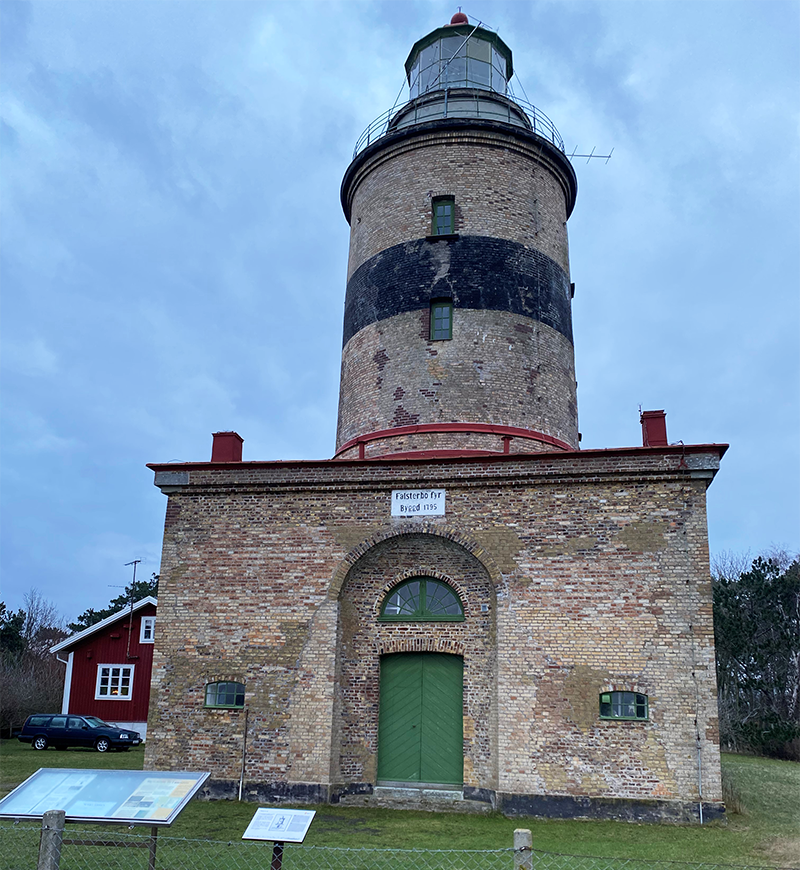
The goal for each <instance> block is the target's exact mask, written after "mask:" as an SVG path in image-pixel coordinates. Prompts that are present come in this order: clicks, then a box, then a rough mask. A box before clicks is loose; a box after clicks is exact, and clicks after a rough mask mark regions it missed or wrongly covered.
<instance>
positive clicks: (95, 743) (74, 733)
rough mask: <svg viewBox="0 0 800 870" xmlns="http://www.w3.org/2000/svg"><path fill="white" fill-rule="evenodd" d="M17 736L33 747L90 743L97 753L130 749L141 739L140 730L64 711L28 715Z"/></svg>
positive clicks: (58, 746)
mask: <svg viewBox="0 0 800 870" xmlns="http://www.w3.org/2000/svg"><path fill="white" fill-rule="evenodd" d="M17 739H18V740H21V741H22V742H23V743H30V744H31V746H32V747H33V748H34V749H47V747H48V746H55V747H56V749H66V748H67V747H68V746H89V747H94V748H95V749H96V750H97V751H98V752H107V751H108V750H109V749H122V750H125V749H130V748H131V746H138V745H139V744H140V743H141V742H142V739H141V736H140V735H139V732H138V731H130V730H129V729H127V728H118V727H117V726H116V725H109V724H108V722H103V720H102V719H98V718H97V716H72V715H65V714H63V713H62V714H51V713H35V714H34V715H33V716H28V718H27V719H26V720H25V724H24V725H23V726H22V731H20V733H19V735H18V737H17Z"/></svg>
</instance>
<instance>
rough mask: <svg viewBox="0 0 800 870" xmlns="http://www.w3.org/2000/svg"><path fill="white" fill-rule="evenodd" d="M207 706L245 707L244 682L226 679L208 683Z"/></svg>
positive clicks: (224, 707) (229, 708)
mask: <svg viewBox="0 0 800 870" xmlns="http://www.w3.org/2000/svg"><path fill="white" fill-rule="evenodd" d="M205 706H206V707H217V708H223V709H228V710H240V709H241V708H242V707H244V683H235V682H233V681H232V680H225V681H223V682H219V683H206V702H205Z"/></svg>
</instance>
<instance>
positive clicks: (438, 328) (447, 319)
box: [431, 299, 453, 341]
mask: <svg viewBox="0 0 800 870" xmlns="http://www.w3.org/2000/svg"><path fill="white" fill-rule="evenodd" d="M452 337H453V300H452V299H434V300H433V301H432V302H431V341H447V340H448V339H450V338H452Z"/></svg>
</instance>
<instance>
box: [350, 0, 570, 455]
mask: <svg viewBox="0 0 800 870" xmlns="http://www.w3.org/2000/svg"><path fill="white" fill-rule="evenodd" d="M406 74H407V77H408V83H409V87H410V97H411V99H410V101H409V102H408V103H406V104H405V105H404V106H403V107H402V108H401V109H399V110H398V111H396V112H390V113H389V114H388V115H386V116H384V117H383V118H381V119H379V121H378V122H376V123H375V124H373V125H372V127H371V128H370V129H369V130H368V131H367V132H366V133H365V134H364V136H363V137H362V139H361V141H360V142H359V144H358V146H357V148H356V156H355V158H354V160H353V162H352V163H351V164H350V166H349V168H348V169H347V172H346V174H345V177H344V181H343V183H342V206H343V208H344V212H345V216H346V217H347V220H348V221H349V223H350V227H351V230H350V257H349V262H348V272H347V296H346V302H345V316H344V347H343V353H342V378H341V388H340V396H339V421H338V433H337V443H336V450H337V457H338V458H342V459H344V458H355V457H360V458H372V457H375V456H382V455H387V454H398V453H400V454H402V453H407V452H415V453H416V452H418V451H426V452H427V451H437V453H438V452H439V451H442V450H458V451H459V452H460V453H461V455H463V453H464V451H465V450H467V451H479V452H493V453H494V452H505V453H531V452H541V451H545V450H547V451H551V450H553V449H562V450H574V449H576V448H577V446H578V414H577V402H576V395H575V393H576V384H575V364H574V352H573V345H572V319H571V296H572V294H571V289H570V288H571V285H570V278H569V256H568V244H567V226H566V222H567V218H568V217H569V215H570V213H571V212H572V208H573V206H574V204H575V196H576V192H577V181H576V178H575V172H574V170H573V168H572V165H571V163H570V162H569V160H568V159H567V157H566V155H565V154H564V146H563V142H562V140H561V137H560V136H559V134H558V131H557V130H556V128H555V127H554V126H553V124H552V123H551V121H550V120H549V119H548V118H547V117H546V116H544V115H543V114H542V113H541V112H540V111H539V110H538V109H535V108H534V107H533V106H528V105H524V104H523V103H522V102H521V101H520V100H517V99H510V98H509V96H508V95H507V90H508V80H509V78H510V77H511V74H512V56H511V50H510V49H509V48H508V46H507V45H506V44H505V43H504V42H503V40H502V39H500V37H499V36H498V35H497V34H496V33H492V32H490V31H488V30H484V29H483V28H481V27H475V26H472V25H470V24H469V23H468V20H467V16H466V15H464V14H463V13H460V12H459V13H457V14H456V15H454V16H453V19H452V21H451V23H450V24H449V25H448V26H446V27H440V28H438V29H436V30H434V31H433V32H432V33H429V34H428V35H427V36H426V37H424V38H423V39H421V40H419V41H418V42H417V43H416V44H415V45H414V47H413V48H412V49H411V53H410V54H409V56H408V60H407V61H406Z"/></svg>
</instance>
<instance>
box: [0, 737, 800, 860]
mask: <svg viewBox="0 0 800 870" xmlns="http://www.w3.org/2000/svg"><path fill="white" fill-rule="evenodd" d="M143 758H144V750H143V749H141V748H138V749H132V750H130V751H129V752H114V753H110V752H109V753H105V754H101V753H98V752H95V751H93V750H83V749H69V750H67V751H65V752H58V751H56V750H54V749H48V750H46V751H45V752H36V751H35V750H32V749H31V748H30V747H28V746H26V745H23V744H21V743H19V742H18V741H16V740H5V741H1V742H0V764H1V766H2V778H1V779H0V787H2V791H3V793H6V792H7V791H9V790H10V789H11V788H13V787H14V786H15V785H17V784H18V783H19V782H21V781H22V780H23V779H25V778H26V777H27V776H29V775H30V774H31V773H33V772H34V771H36V770H38V769H39V768H40V767H75V768H77V767H87V768H93V767H96V768H106V769H122V768H124V769H141V767H142V762H143ZM723 770H724V773H725V776H726V778H727V779H728V781H729V782H731V783H732V785H733V787H734V788H735V790H736V791H737V792H738V794H739V795H740V800H741V804H742V813H741V814H730V815H729V820H728V822H727V824H711V825H706V826H703V827H702V828H701V827H700V826H698V825H691V826H689V825H687V826H675V825H639V824H630V823H626V822H571V821H547V820H541V819H506V818H504V817H503V816H501V815H498V814H492V815H488V816H476V815H458V814H455V813H425V812H411V811H400V810H385V809H368V808H351V807H348V808H343V807H332V806H316V807H313V809H316V811H317V815H316V817H315V819H314V822H313V824H312V825H311V829H310V830H309V833H308V836H307V838H306V841H305V842H306V844H308V845H316V846H345V847H350V848H359V847H372V848H390V847H398V848H406V849H408V848H429V849H443V848H445V849H505V848H509V847H510V846H511V845H512V841H513V831H514V829H515V828H520V827H523V828H530V830H531V832H532V834H533V845H534V848H535V849H539V850H542V851H549V852H560V853H564V854H573V855H598V856H607V857H617V858H632V859H635V858H639V859H649V860H661V861H690V862H706V863H713V864H718V863H729V864H756V865H771V866H779V867H800V765H798V764H793V763H791V762H785V761H772V760H769V759H763V758H750V757H746V756H740V755H724V756H723ZM255 809H256V805H255V804H249V803H237V802H235V801H213V802H211V801H192V802H191V803H190V804H189V805H188V806H187V807H186V809H185V810H184V811H183V812H182V813H181V815H180V817H179V818H178V821H177V822H176V823H175V824H174V825H173V826H172V827H171V828H170V829H168V830H164V831H162V834H163V836H164V837H186V838H190V839H212V840H223V841H228V840H235V841H238V840H239V839H240V838H241V835H242V833H243V832H244V829H245V828H246V827H247V824H248V823H249V821H250V819H251V818H252V816H253V813H254V812H255Z"/></svg>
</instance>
